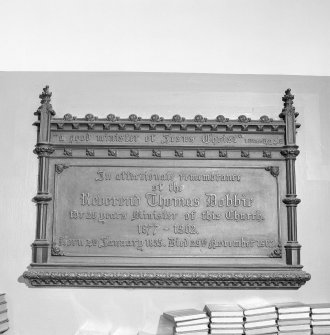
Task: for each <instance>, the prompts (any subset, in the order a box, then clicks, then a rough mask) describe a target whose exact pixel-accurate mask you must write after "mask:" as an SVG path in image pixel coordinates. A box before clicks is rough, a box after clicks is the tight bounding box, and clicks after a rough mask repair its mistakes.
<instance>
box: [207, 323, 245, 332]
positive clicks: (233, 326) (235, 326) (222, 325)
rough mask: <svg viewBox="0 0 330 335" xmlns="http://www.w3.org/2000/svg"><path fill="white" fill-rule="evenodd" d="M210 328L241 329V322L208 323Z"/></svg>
mask: <svg viewBox="0 0 330 335" xmlns="http://www.w3.org/2000/svg"><path fill="white" fill-rule="evenodd" d="M210 328H211V329H237V330H238V329H240V330H243V329H244V327H243V324H242V323H210Z"/></svg>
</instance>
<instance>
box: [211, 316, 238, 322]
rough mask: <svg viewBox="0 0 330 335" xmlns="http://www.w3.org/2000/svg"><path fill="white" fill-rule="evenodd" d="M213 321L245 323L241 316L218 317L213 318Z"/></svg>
mask: <svg viewBox="0 0 330 335" xmlns="http://www.w3.org/2000/svg"><path fill="white" fill-rule="evenodd" d="M211 322H212V323H243V322H244V320H243V318H242V317H240V316H239V317H232V318H230V317H228V318H226V317H223V318H221V317H218V318H211Z"/></svg>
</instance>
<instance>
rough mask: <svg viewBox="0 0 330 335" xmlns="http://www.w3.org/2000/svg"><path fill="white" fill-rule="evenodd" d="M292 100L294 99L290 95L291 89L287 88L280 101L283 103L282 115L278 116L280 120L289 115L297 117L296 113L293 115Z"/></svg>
mask: <svg viewBox="0 0 330 335" xmlns="http://www.w3.org/2000/svg"><path fill="white" fill-rule="evenodd" d="M293 99H294V95H293V94H291V88H288V89H287V90H286V91H285V95H284V97H283V98H282V101H283V102H284V104H283V109H282V113H281V114H280V115H279V117H280V118H282V119H284V118H285V117H286V115H287V114H289V113H294V116H295V117H297V116H298V115H299V114H298V113H295V108H294V106H293Z"/></svg>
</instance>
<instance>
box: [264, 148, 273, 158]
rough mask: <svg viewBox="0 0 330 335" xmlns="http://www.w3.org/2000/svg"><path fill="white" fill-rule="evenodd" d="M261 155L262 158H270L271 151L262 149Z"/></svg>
mask: <svg viewBox="0 0 330 335" xmlns="http://www.w3.org/2000/svg"><path fill="white" fill-rule="evenodd" d="M262 157H263V158H272V153H271V151H268V150H264V151H263V152H262Z"/></svg>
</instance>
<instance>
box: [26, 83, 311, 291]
mask: <svg viewBox="0 0 330 335" xmlns="http://www.w3.org/2000/svg"><path fill="white" fill-rule="evenodd" d="M51 95H52V94H51V92H49V88H48V86H46V87H45V88H44V89H43V92H42V94H41V95H40V99H41V106H40V107H39V108H38V110H37V111H36V113H35V115H37V116H38V121H37V122H36V123H35V125H36V126H37V128H38V140H37V144H36V147H35V149H34V152H35V153H36V154H37V155H38V159H39V178H38V193H37V195H36V196H35V197H34V201H35V203H36V206H37V230H36V239H35V241H34V242H33V244H32V251H33V255H32V263H31V265H30V268H29V270H28V271H26V272H25V273H24V278H25V279H26V282H27V283H28V284H29V285H30V286H41V287H47V286H93V287H159V288H280V289H284V288H299V287H300V286H301V285H303V284H305V282H306V281H308V280H309V279H310V275H309V274H308V273H306V272H304V271H302V266H301V265H300V248H301V246H300V244H299V243H298V241H297V213H296V211H297V205H298V204H299V202H300V200H299V199H298V198H297V196H296V182H295V160H296V157H297V156H298V154H299V150H298V146H297V145H296V138H295V136H296V129H297V128H298V127H299V126H300V125H299V124H297V123H296V117H297V116H298V113H297V112H295V108H294V107H293V99H294V96H293V95H292V94H291V90H290V89H288V90H286V91H285V95H284V97H283V98H282V100H283V102H284V107H283V110H282V112H281V113H280V115H279V117H280V118H281V119H279V120H273V119H271V118H269V117H268V116H262V117H260V119H259V120H251V119H250V118H247V117H246V116H245V115H241V116H239V117H238V119H237V120H229V119H228V118H225V117H224V116H223V115H219V116H217V117H216V119H215V120H207V119H206V118H204V117H203V116H201V115H197V116H195V118H194V119H193V120H186V119H185V118H183V117H181V116H179V115H174V116H173V118H172V119H163V118H162V117H159V116H158V115H152V116H151V118H150V119H148V120H146V119H142V118H140V117H138V116H136V115H130V116H129V117H128V119H120V118H119V117H117V116H115V115H113V114H109V115H108V116H107V117H106V118H105V119H99V118H97V117H96V116H94V115H92V114H87V115H86V116H85V118H76V117H73V116H72V115H71V114H66V115H64V117H63V118H53V116H54V115H55V112H54V110H53V108H52V105H51V103H50V102H51ZM80 130H85V131H86V132H95V131H99V132H100V131H102V132H105V133H106V132H118V133H120V132H122V133H123V134H125V132H127V131H129V132H130V134H135V133H139V132H143V133H145V134H148V133H150V135H152V136H157V133H158V132H168V133H171V132H175V133H184V134H187V133H188V134H197V135H198V134H211V135H212V134H229V135H230V134H231V135H235V136H239V134H246V136H249V134H263V135H264V136H266V137H267V136H269V137H271V136H273V135H274V134H279V135H281V136H283V138H284V141H283V143H281V145H277V146H276V147H271V146H269V145H267V143H265V145H261V146H256V145H253V144H251V145H245V146H235V147H231V146H223V145H216V146H213V147H209V146H207V145H194V146H186V145H176V144H173V145H168V146H165V147H164V146H162V145H159V144H158V145H149V146H146V145H142V144H141V143H140V144H137V145H134V146H128V145H120V144H116V145H112V144H111V145H106V146H100V145H94V144H88V145H82V144H71V145H68V144H61V143H54V141H53V140H52V134H54V133H56V132H59V133H61V132H67V131H70V132H75V131H77V132H79V131H80ZM154 134H156V135H154ZM198 136H199V135H198ZM252 136H254V135H252ZM78 149H79V150H80V152H81V150H84V152H85V158H86V159H87V160H93V159H95V158H98V157H100V156H102V157H103V158H108V159H112V160H113V159H114V160H116V159H120V158H122V157H119V156H120V155H121V156H123V155H124V156H125V158H127V159H131V160H132V161H134V160H136V159H141V158H148V159H155V160H157V159H158V160H161V159H167V158H166V157H164V154H165V153H166V155H167V157H168V155H171V159H176V160H180V159H181V160H184V159H186V157H185V156H186V155H188V156H189V157H190V158H189V159H197V160H207V159H208V158H207V157H208V156H209V155H210V153H211V152H212V153H213V155H216V156H217V159H218V160H226V161H228V160H230V159H236V160H247V161H248V160H257V161H266V162H267V164H266V165H263V167H264V169H266V170H268V171H269V172H270V173H271V174H272V175H273V176H274V177H275V178H276V182H277V178H278V175H279V168H278V166H277V162H284V161H285V166H286V168H285V169H286V171H285V176H286V181H285V184H286V196H285V197H284V198H282V199H281V201H282V202H283V203H284V204H285V205H286V210H287V222H286V224H285V227H286V229H287V234H286V236H287V240H286V241H282V244H280V245H279V246H278V247H277V248H275V249H274V250H273V252H272V254H270V255H269V257H271V258H273V259H275V261H276V259H279V260H282V262H281V263H276V262H275V263H272V264H266V265H263V264H252V265H251V264H250V265H246V266H244V265H242V264H240V265H236V264H229V265H226V266H223V265H222V266H211V267H210V266H208V267H207V266H203V265H202V264H196V266H190V267H187V266H184V267H180V266H162V265H159V266H152V267H150V266H148V265H147V264H146V265H144V266H140V265H139V266H134V265H133V266H118V265H116V266H111V265H104V266H99V265H95V266H93V265H92V264H83V263H79V262H77V263H75V264H72V263H66V262H65V260H63V261H61V259H62V258H65V255H64V253H63V251H62V250H61V248H60V247H59V246H57V245H56V243H52V240H51V237H50V236H48V235H47V227H48V226H49V225H51V222H48V221H49V216H48V215H47V211H48V210H49V206H51V205H52V204H53V202H54V198H53V194H51V193H50V192H49V183H50V182H51V181H50V180H49V175H50V165H51V164H53V165H54V169H55V172H56V173H57V174H61V173H63V171H64V170H65V169H68V168H69V166H70V164H67V163H66V159H74V158H75V157H77V153H76V152H77V150H78ZM53 158H57V159H58V158H63V159H62V161H63V163H56V164H54V163H52V159H53ZM55 258H57V261H56V262H55V261H53V260H54V259H55Z"/></svg>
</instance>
